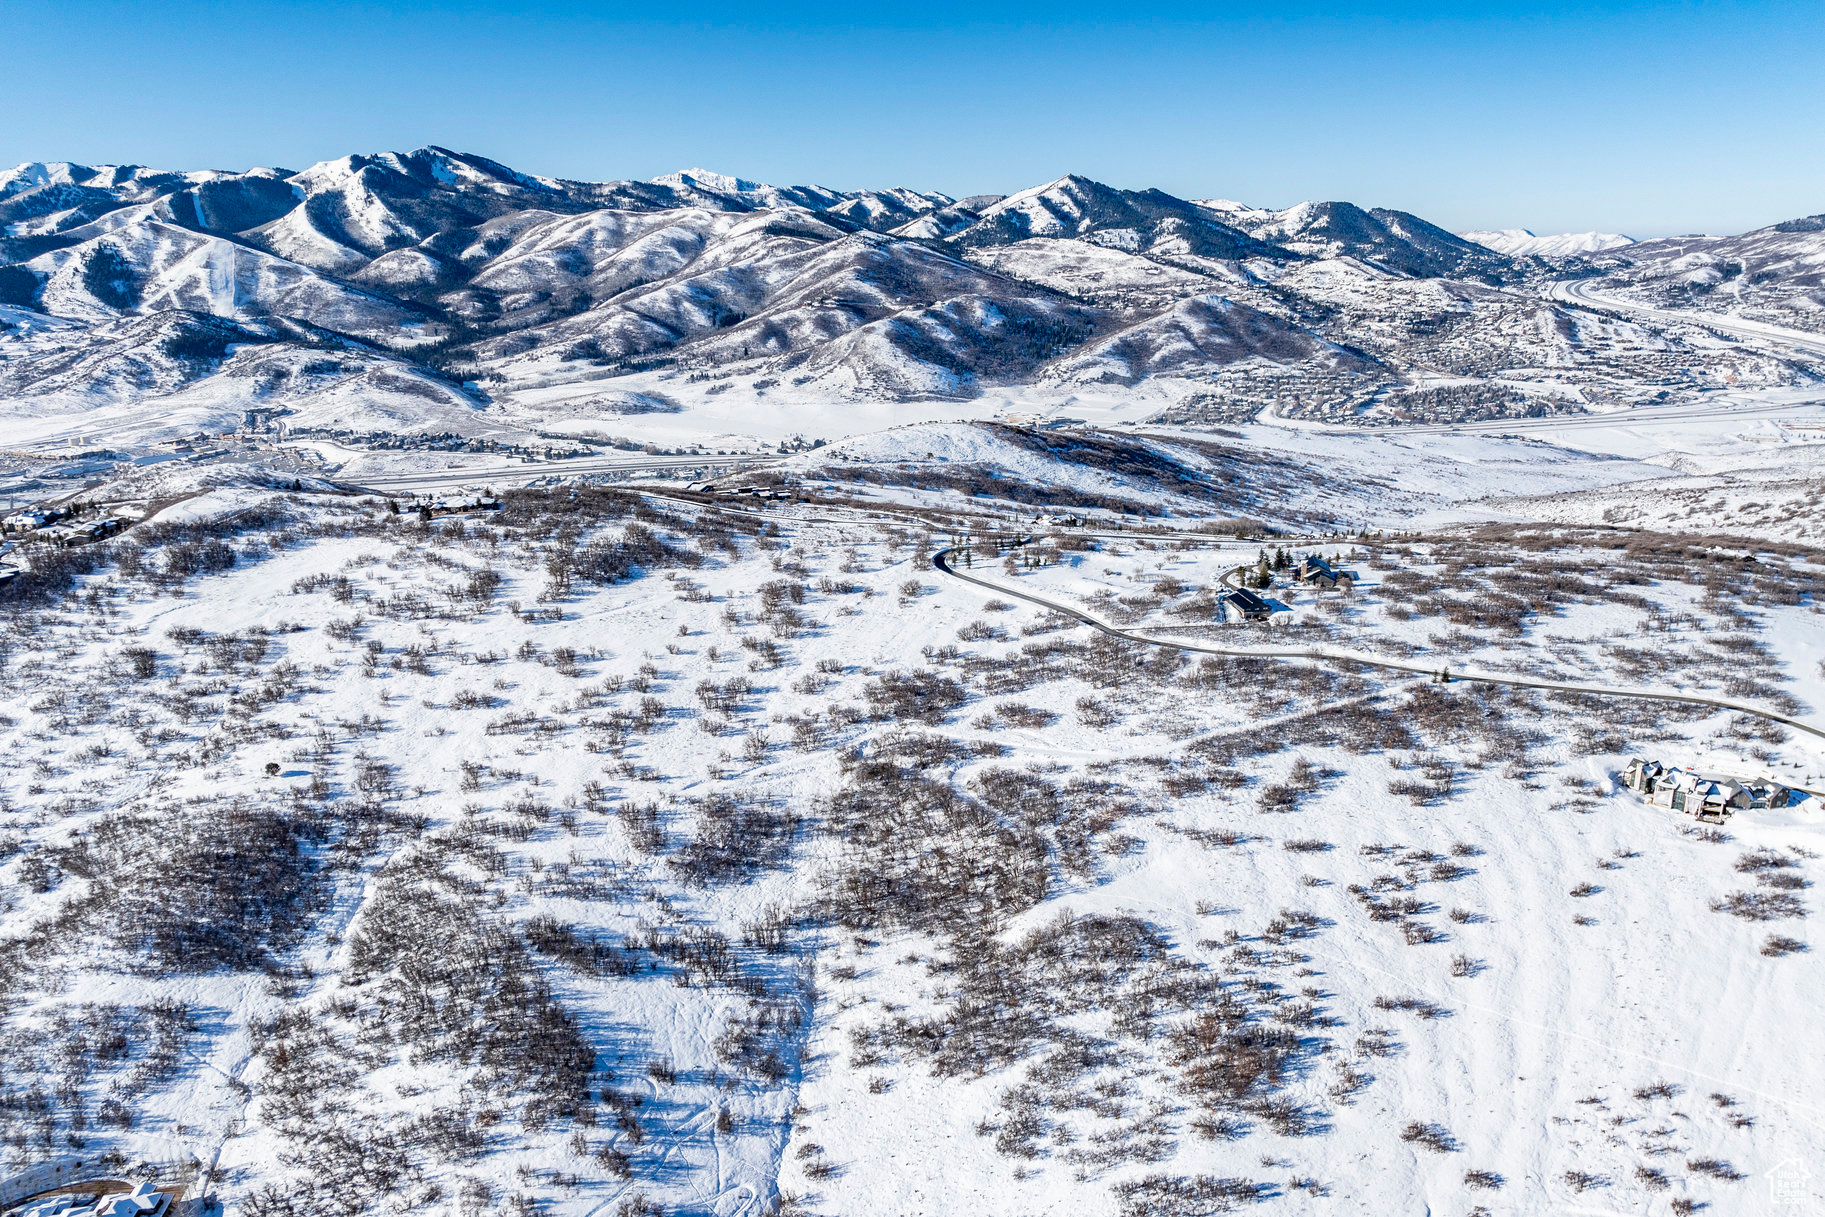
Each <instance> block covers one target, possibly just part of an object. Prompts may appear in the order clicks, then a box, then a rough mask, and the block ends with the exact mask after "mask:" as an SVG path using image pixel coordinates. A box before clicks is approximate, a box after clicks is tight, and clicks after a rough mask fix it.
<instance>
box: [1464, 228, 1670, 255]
mask: <svg viewBox="0 0 1825 1217" xmlns="http://www.w3.org/2000/svg"><path fill="white" fill-rule="evenodd" d="M1458 235H1459V236H1460V237H1463V238H1464V240H1466V241H1474V242H1476V243H1477V244H1478V245H1482V246H1486V247H1488V248H1489V249H1493V250H1495V251H1496V252H1497V253H1499V254H1507V255H1508V256H1509V257H1511V258H1526V257H1537V258H1576V257H1578V256H1580V255H1582V254H1593V253H1599V252H1601V251H1603V250H1606V249H1615V248H1617V247H1618V246H1622V245H1633V244H1634V243H1635V238H1634V237H1625V236H1623V235H1622V234H1621V233H1619V232H1561V233H1554V234H1551V235H1548V236H1539V235H1538V234H1535V233H1532V232H1529V231H1528V230H1527V229H1525V228H1499V229H1486V230H1478V231H1475V232H1461V233H1459V234H1458Z"/></svg>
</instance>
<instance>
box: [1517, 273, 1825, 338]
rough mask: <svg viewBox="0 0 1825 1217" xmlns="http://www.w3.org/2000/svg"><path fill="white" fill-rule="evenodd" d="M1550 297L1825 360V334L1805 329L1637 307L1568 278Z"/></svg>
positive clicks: (1552, 289)
mask: <svg viewBox="0 0 1825 1217" xmlns="http://www.w3.org/2000/svg"><path fill="white" fill-rule="evenodd" d="M1546 294H1547V297H1548V299H1552V300H1557V301H1559V302H1560V303H1561V304H1581V305H1583V306H1585V307H1586V308H1594V309H1599V310H1601V311H1603V312H1609V313H1620V314H1622V315H1624V316H1630V317H1641V318H1643V319H1645V320H1648V321H1658V322H1660V323H1661V324H1662V325H1698V326H1703V327H1704V328H1706V329H1710V330H1717V331H1719V332H1720V333H1725V334H1732V335H1735V336H1736V337H1738V338H1754V339H1758V340H1760V341H1762V342H1773V343H1778V344H1780V345H1782V346H1789V347H1792V348H1793V349H1794V350H1796V351H1799V352H1800V353H1801V354H1804V355H1811V356H1815V357H1819V358H1825V334H1809V333H1807V332H1806V331H1805V330H1789V329H1785V328H1783V327H1781V326H1778V325H1768V324H1767V323H1765V322H1761V321H1748V320H1744V319H1743V318H1741V317H1726V316H1723V315H1721V314H1718V313H1695V312H1690V311H1688V310H1685V309H1671V308H1650V307H1648V306H1647V305H1644V304H1636V303H1634V302H1633V301H1630V300H1623V299H1620V298H1618V297H1616V296H1610V295H1605V294H1604V293H1602V292H1600V291H1598V290H1597V289H1596V287H1595V286H1594V285H1593V284H1592V283H1591V282H1590V281H1589V280H1587V279H1566V280H1562V281H1560V282H1557V283H1554V284H1551V285H1550V286H1549V287H1548V288H1547V292H1546Z"/></svg>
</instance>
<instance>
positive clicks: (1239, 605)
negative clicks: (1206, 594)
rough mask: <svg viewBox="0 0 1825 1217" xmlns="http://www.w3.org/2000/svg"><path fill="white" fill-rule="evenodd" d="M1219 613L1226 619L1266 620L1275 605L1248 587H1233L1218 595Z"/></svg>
mask: <svg viewBox="0 0 1825 1217" xmlns="http://www.w3.org/2000/svg"><path fill="white" fill-rule="evenodd" d="M1217 615H1218V616H1220V617H1222V618H1223V620H1225V621H1266V620H1268V619H1269V618H1271V617H1272V616H1273V615H1274V606H1273V605H1271V604H1269V603H1268V602H1267V601H1265V600H1263V599H1262V598H1261V597H1260V596H1257V595H1256V594H1255V593H1254V592H1251V591H1249V590H1248V589H1247V588H1246V587H1232V588H1229V589H1228V590H1226V591H1224V592H1223V594H1222V595H1220V596H1218V597H1217Z"/></svg>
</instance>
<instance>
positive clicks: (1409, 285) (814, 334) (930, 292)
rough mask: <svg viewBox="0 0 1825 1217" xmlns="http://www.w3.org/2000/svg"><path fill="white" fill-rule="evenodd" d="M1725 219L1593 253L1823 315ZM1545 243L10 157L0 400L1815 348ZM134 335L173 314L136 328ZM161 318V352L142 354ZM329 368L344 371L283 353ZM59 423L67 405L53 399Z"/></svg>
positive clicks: (552, 387)
mask: <svg viewBox="0 0 1825 1217" xmlns="http://www.w3.org/2000/svg"><path fill="white" fill-rule="evenodd" d="M1736 240H1738V241H1740V242H1743V243H1744V244H1742V245H1741V246H1740V247H1739V246H1736V245H1730V244H1729V243H1728V242H1727V241H1726V242H1723V243H1719V241H1717V240H1715V239H1706V240H1704V241H1700V242H1697V243H1696V244H1695V247H1694V249H1693V250H1692V251H1690V253H1691V254H1692V257H1691V258H1689V259H1687V260H1686V261H1680V258H1681V257H1683V256H1684V254H1683V253H1682V254H1678V255H1675V254H1672V253H1671V252H1670V250H1671V246H1669V244H1668V243H1665V242H1658V243H1647V244H1644V245H1640V246H1626V247H1622V248H1620V249H1610V250H1604V251H1600V253H1599V254H1594V255H1593V258H1599V259H1600V258H1608V259H1612V261H1610V262H1601V261H1597V262H1593V263H1592V265H1593V266H1594V267H1596V268H1597V269H1599V270H1602V271H1604V272H1605V273H1614V274H1615V275H1616V276H1618V277H1619V279H1620V280H1623V281H1626V282H1627V283H1635V282H1639V283H1641V284H1644V285H1645V284H1648V283H1650V282H1659V281H1660V280H1662V279H1666V278H1668V276H1669V275H1670V276H1672V277H1673V278H1674V279H1675V280H1676V281H1677V282H1678V283H1679V284H1682V285H1683V288H1682V290H1684V291H1685V293H1686V295H1687V296H1688V297H1692V298H1696V297H1697V296H1698V295H1701V294H1703V292H1706V291H1709V290H1710V288H1709V287H1708V286H1707V284H1708V283H1709V282H1710V279H1711V278H1713V277H1715V278H1717V279H1718V281H1720V282H1721V281H1723V280H1725V279H1729V278H1731V277H1732V276H1735V278H1736V280H1737V283H1738V286H1739V288H1742V289H1743V290H1747V289H1748V288H1749V287H1750V286H1753V293H1751V294H1753V295H1754V297H1755V298H1756V299H1767V300H1770V301H1775V302H1777V303H1779V302H1784V303H1783V304H1782V307H1791V308H1802V307H1810V305H1809V304H1808V303H1807V302H1808V301H1810V300H1811V299H1812V297H1811V296H1809V295H1807V294H1806V293H1807V292H1812V291H1816V285H1817V265H1818V257H1817V254H1816V253H1808V252H1807V251H1808V250H1809V249H1811V248H1812V247H1813V246H1816V245H1818V244H1819V243H1820V240H1821V238H1820V236H1819V234H1818V233H1816V232H1813V231H1811V230H1809V229H1806V228H1805V226H1804V223H1800V224H1799V225H1798V226H1797V227H1796V226H1792V225H1788V226H1776V227H1775V228H1774V229H1770V230H1766V231H1765V232H1764V233H1762V234H1750V235H1749V236H1748V237H1745V238H1739V239H1736ZM1809 243H1810V244H1809ZM1809 259H1810V260H1809ZM1751 263H1753V267H1751V266H1750V264H1751ZM1548 265H1549V264H1546V263H1542V262H1541V261H1540V260H1539V259H1534V258H1523V259H1520V260H1515V259H1512V258H1510V257H1508V256H1506V255H1505V254H1503V253H1502V252H1499V251H1497V250H1495V249H1492V248H1489V247H1487V246H1485V245H1482V244H1477V243H1474V242H1471V241H1467V240H1465V239H1463V238H1461V237H1458V236H1456V235H1454V234H1452V233H1449V232H1446V231H1444V230H1443V229H1441V228H1439V227H1437V226H1436V225H1433V224H1430V223H1428V222H1426V221H1425V220H1422V219H1420V218H1418V217H1416V216H1413V215H1411V214H1408V213H1406V212H1402V211H1396V210H1389V209H1386V208H1370V209H1364V208H1361V207H1357V206H1355V205H1354V204H1350V203H1344V202H1325V203H1301V204H1298V205H1297V206H1294V207H1290V208H1285V209H1281V210H1267V209H1259V208H1252V207H1248V206H1245V205H1243V204H1239V203H1234V202H1229V201H1225V200H1221V199H1211V200H1207V201H1204V202H1194V201H1189V200H1186V199H1181V198H1177V197H1175V196H1172V195H1169V194H1166V193H1164V192H1162V191H1159V190H1126V189H1120V188H1116V187H1113V186H1109V185H1106V184H1104V183H1100V182H1096V181H1092V180H1090V179H1088V178H1084V177H1080V176H1076V175H1068V176H1065V177H1061V178H1059V179H1057V180H1055V181H1052V182H1048V183H1045V184H1043V185H1040V186H1036V187H1033V188H1031V189H1028V190H1022V191H1018V192H1016V193H1014V194H1011V195H1008V196H1005V197H1003V196H1000V195H978V196H972V197H968V198H962V199H954V198H951V197H950V196H948V195H945V194H942V193H937V192H930V191H919V190H914V189H907V188H889V189H878V190H836V189H832V188H828V187H822V186H772V185H767V184H764V183H759V182H754V181H749V180H746V179H742V178H739V177H734V176H731V175H727V174H723V173H717V172H713V171H710V170H705V169H697V168H693V169H687V170H683V171H680V172H676V173H669V174H665V175H663V176H660V177H656V178H652V179H650V180H646V181H633V180H627V181H612V182H579V181H571V180H566V179H560V178H554V177H546V176H539V175H535V174H528V173H524V172H521V171H519V170H516V169H513V168H510V167H508V166H506V165H503V164H500V163H499V162H497V161H493V160H490V159H488V158H486V157H482V156H476V155H471V154H466V153H458V152H454V151H451V150H449V149H445V148H438V147H425V148H419V149H416V150H414V151H412V152H405V153H395V152H386V153H376V154H363V155H351V156H345V157H340V158H337V159H334V160H329V161H324V162H322V163H320V164H316V165H312V166H310V167H308V168H305V169H303V170H301V171H293V170H288V169H280V168H256V169H251V170H247V171H244V172H229V171H219V170H205V171H186V172H167V171H160V170H152V169H146V168H143V167H137V166H84V165H77V164H70V163H46V164H27V165H22V166H19V167H17V168H15V169H12V170H8V171H5V172H4V173H0V385H3V386H4V396H0V418H5V419H10V420H12V422H13V424H14V425H15V426H16V428H19V427H24V428H27V429H26V430H23V431H19V432H18V433H19V434H21V435H34V434H45V435H67V434H69V433H71V432H72V431H76V432H80V433H82V434H84V435H88V434H90V433H91V432H92V431H93V428H91V427H89V426H87V425H86V424H79V423H77V422H75V421H74V420H77V419H79V418H81V417H82V416H83V414H84V412H85V411H87V410H90V409H92V408H95V407H98V406H104V405H105V406H108V407H109V408H110V409H118V408H119V407H121V406H122V405H124V404H125V403H127V402H129V401H134V402H139V403H141V404H142V405H143V406H144V408H143V409H139V410H135V411H132V412H130V413H128V414H126V415H124V416H123V415H115V416H114V417H117V418H118V417H127V418H129V419H130V420H131V423H132V425H133V426H134V427H135V428H146V429H150V430H152V431H158V430H160V429H169V428H170V427H175V426H177V425H178V423H177V421H176V420H178V419H180V418H181V419H182V420H184V425H189V424H190V423H192V422H195V421H197V420H199V419H202V420H208V421H209V423H210V425H223V426H226V425H230V424H231V423H232V422H233V421H234V420H235V419H236V418H238V417H239V416H240V415H241V414H242V412H243V411H244V410H245V408H246V407H247V406H248V404H249V401H248V397H247V393H246V389H247V386H248V384H249V377H250V376H251V383H252V384H254V385H256V386H258V391H257V400H258V402H259V404H260V405H261V407H262V408H270V409H273V410H290V411H293V412H294V413H296V414H298V415H299V417H298V418H297V419H296V420H295V421H297V422H299V423H300V425H303V424H304V420H305V419H306V418H309V419H310V420H312V421H311V422H310V424H309V425H312V426H323V427H330V428H332V429H340V430H353V431H358V432H359V431H363V430H367V429H370V427H371V428H372V429H377V430H384V429H387V428H391V427H395V426H398V425H402V423H401V420H411V421H410V424H409V425H425V424H427V423H428V422H431V421H434V420H438V419H441V426H433V427H432V429H433V430H447V431H451V432H455V433H457V434H465V435H466V434H471V433H472V432H473V431H474V430H475V429H476V428H478V427H479V428H484V429H491V432H490V433H499V434H506V433H509V432H511V433H513V434H516V435H520V436H526V435H528V434H529V433H531V432H535V431H538V430H540V429H542V428H543V427H545V425H546V422H545V419H546V417H547V415H548V414H549V407H550V404H551V402H552V401H554V400H556V399H558V398H563V399H565V400H571V399H574V400H575V401H577V402H584V401H588V400H594V399H596V398H597V397H599V396H600V394H599V392H598V389H599V388H600V387H601V386H600V384H599V382H601V381H604V380H611V379H612V380H617V381H618V382H619V384H618V385H617V386H616V389H617V392H619V391H621V390H623V389H624V390H625V391H627V392H632V393H644V392H649V391H652V392H661V393H663V394H666V395H668V396H670V397H673V398H678V399H682V400H683V401H684V405H685V408H686V410H687V413H688V411H689V409H690V408H692V402H693V401H695V400H697V399H699V398H707V396H708V395H710V394H712V393H716V394H723V393H730V392H734V391H737V390H739V392H736V393H735V395H734V396H730V397H726V398H725V399H724V402H723V403H722V404H724V405H727V404H729V403H734V402H738V401H745V402H750V403H752V404H753V405H754V406H755V408H756V409H763V408H767V409H770V408H773V407H772V403H773V402H774V401H776V400H777V398H778V394H777V393H776V394H775V396H774V397H773V398H769V399H767V404H766V405H765V406H763V404H762V399H763V398H765V396H766V393H767V391H768V390H769V389H775V388H779V387H780V386H789V387H790V389H791V391H792V394H793V396H794V397H795V398H797V399H799V400H812V401H818V402H824V403H840V402H908V401H917V400H932V401H962V400H976V399H981V398H982V397H984V395H986V394H988V393H990V392H992V391H997V390H1002V389H1018V390H1019V391H1021V392H1025V391H1027V390H1029V389H1031V390H1033V391H1036V392H1051V391H1053V390H1054V389H1058V390H1064V388H1065V386H1085V385H1110V386H1115V385H1120V386H1124V387H1145V388H1147V390H1148V392H1149V394H1150V395H1151V396H1152V397H1154V398H1156V399H1157V400H1159V401H1160V402H1161V403H1162V404H1165V405H1173V404H1174V403H1179V404H1181V405H1182V404H1184V403H1189V402H1193V401H1195V402H1197V403H1201V404H1199V405H1198V406H1197V407H1196V409H1191V408H1190V407H1189V406H1187V407H1186V409H1185V410H1178V412H1177V413H1176V414H1175V417H1184V418H1194V417H1195V418H1199V419H1204V420H1206V421H1210V420H1215V419H1219V418H1238V417H1248V416H1250V415H1252V414H1253V413H1255V412H1258V411H1259V410H1261V409H1263V408H1266V407H1268V406H1270V405H1276V407H1277V408H1281V409H1285V410H1288V411H1291V412H1295V413H1312V414H1316V415H1320V416H1323V417H1326V418H1331V419H1336V420H1341V421H1365V420H1374V419H1377V418H1380V417H1382V415H1383V413H1384V412H1385V411H1384V407H1385V406H1386V404H1387V403H1389V402H1397V403H1411V402H1412V401H1416V400H1424V401H1431V400H1432V399H1431V398H1430V397H1424V396H1423V394H1425V393H1430V392H1431V391H1432V390H1431V389H1430V388H1429V387H1428V386H1429V385H1430V382H1431V379H1433V378H1436V377H1438V376H1440V375H1444V376H1447V377H1451V378H1464V377H1469V378H1472V379H1474V380H1476V381H1478V382H1479V383H1478V385H1477V386H1476V387H1474V390H1473V391H1466V393H1467V395H1466V394H1465V393H1460V392H1459V389H1458V388H1453V389H1452V394H1453V396H1452V397H1451V400H1453V401H1462V402H1467V403H1471V404H1468V405H1465V406H1463V409H1464V410H1467V411H1469V412H1470V413H1473V414H1474V413H1476V412H1478V411H1485V412H1493V413H1494V414H1495V415H1503V414H1505V413H1509V412H1515V411H1519V412H1522V413H1525V412H1528V411H1530V410H1533V409H1536V408H1538V407H1539V405H1540V403H1541V402H1542V401H1550V402H1554V403H1564V402H1567V401H1570V402H1575V403H1580V405H1579V407H1578V408H1584V407H1586V406H1599V405H1613V404H1628V403H1630V402H1633V401H1639V400H1650V399H1654V395H1656V394H1664V393H1665V392H1667V391H1668V389H1667V386H1668V385H1669V384H1688V385H1691V386H1692V387H1695V388H1699V387H1720V386H1723V385H1733V386H1743V385H1751V386H1753V385H1764V386H1772V385H1786V384H1793V383H1799V382H1801V381H1804V380H1805V378H1806V377H1807V376H1809V375H1811V373H1810V372H1808V371H1806V370H1805V369H1803V368H1799V367H1796V366H1791V365H1790V364H1789V363H1788V362H1784V361H1785V360H1787V358H1788V357H1787V356H1784V355H1779V354H1770V353H1768V352H1763V351H1759V350H1756V351H1750V350H1742V349H1728V350H1726V349H1724V348H1721V347H1718V348H1715V349H1713V348H1712V347H1710V346H1707V345H1706V343H1707V342H1708V339H1706V338H1705V337H1704V335H1703V333H1702V332H1700V331H1694V332H1692V333H1680V334H1676V335H1672V336H1665V335H1661V334H1659V333H1658V332H1654V333H1650V332H1649V330H1648V329H1647V328H1645V327H1644V326H1642V325H1636V326H1634V328H1633V329H1627V328H1626V327H1621V328H1619V327H1616V326H1609V325H1608V323H1599V322H1596V321H1593V320H1592V319H1591V318H1590V315H1589V314H1588V313H1582V312H1575V311H1568V310H1567V309H1566V308H1565V307H1563V306H1561V305H1559V304H1554V303H1551V302H1543V301H1542V299H1541V294H1542V293H1541V291H1540V290H1539V288H1540V280H1541V279H1542V277H1543V276H1545V275H1546V274H1547V273H1548V271H1547V269H1544V268H1545V267H1547V266H1548ZM1737 265H1742V266H1744V267H1746V268H1749V269H1748V270H1747V273H1746V274H1741V275H1738V274H1736V272H1734V271H1732V269H1731V268H1732V267H1734V266H1737ZM1794 289H1797V293H1798V294H1795V291H1794ZM1657 290H1658V289H1657ZM1733 290H1736V289H1733ZM1745 298H1747V297H1745ZM1771 307H1772V306H1771ZM142 323H143V324H142ZM1606 329H1608V330H1613V331H1615V332H1611V333H1600V331H1604V330H1606ZM1618 333H1620V334H1622V335H1623V337H1622V339H1621V340H1620V341H1619V340H1618V337H1617V335H1618ZM123 334H130V335H144V334H153V335H162V336H163V337H159V338H157V339H156V340H155V341H154V342H153V346H152V347H150V348H148V347H146V346H145V343H144V342H140V341H138V340H137V339H135V340H132V341H129V342H128V345H127V347H126V348H123V347H122V346H121V343H122V341H123V339H122V335H123ZM192 334H204V335H216V337H211V338H208V339H207V340H197V341H195V342H193V341H192V340H191V339H189V338H185V337H182V336H183V335H192ZM225 334H233V335H235V337H234V338H233V339H232V340H230V339H225V338H221V337H220V336H221V335H225ZM167 341H169V342H170V343H171V344H173V349H174V350H176V351H177V352H179V354H178V355H172V356H170V357H163V356H159V355H157V354H156V352H157V351H162V350H163V346H161V345H159V344H162V343H165V342H167ZM325 350H330V351H339V352H343V353H344V354H345V356H346V357H342V356H338V357H337V358H335V359H328V360H326V359H325V358H324V357H323V356H322V354H321V353H322V352H323V351H325ZM123 351H130V352H134V353H125V354H123ZM256 351H257V352H258V354H257V355H256V354H255V352H256ZM149 352H150V353H149ZM326 364H327V365H328V366H332V367H335V368H338V369H343V370H344V371H343V372H341V373H340V380H339V382H338V385H337V386H332V385H330V384H326V383H323V381H322V378H321V376H319V375H315V374H313V375H312V376H309V377H298V376H290V375H288V376H280V375H278V373H279V371H281V370H283V369H285V368H290V367H292V366H294V365H295V366H298V367H302V366H305V365H310V366H313V367H322V366H325V365H326ZM381 365H384V367H385V368H386V369H389V370H387V371H386V372H385V373H384V374H378V373H377V369H378V368H379V367H380V366H381ZM80 368H97V369H101V368H109V369H114V370H113V371H109V372H107V373H106V374H101V373H99V372H98V373H97V374H96V375H95V376H93V377H87V378H85V376H84V375H82V374H79V373H76V372H73V371H72V369H80ZM254 369H263V370H261V371H258V372H257V373H255V372H254ZM592 386H594V387H592ZM1409 390H1417V391H1421V393H1422V398H1413V397H1412V396H1411V394H1410V393H1409ZM780 391H781V392H783V391H784V390H783V389H780ZM402 395H403V396H402ZM604 400H606V398H604ZM160 403H162V404H160ZM1478 403H1482V404H1478ZM1489 403H1500V404H1497V405H1492V404H1489ZM1554 408H1560V407H1559V406H1555V407H1554ZM581 409H582V407H581V406H579V407H577V410H581ZM1175 409H1176V407H1175ZM1187 411H1189V412H1187ZM572 413H573V414H575V411H573V412H572ZM726 413H728V412H727V411H725V414H726ZM1422 414H1423V415H1424V416H1425V417H1428V418H1431V417H1434V416H1435V414H1436V412H1435V411H1433V410H1432V409H1431V407H1427V409H1426V410H1424V411H1422ZM1409 416H1411V410H1410V409H1409V408H1408V406H1407V405H1401V406H1399V408H1398V409H1395V410H1394V411H1393V413H1392V414H1391V415H1390V417H1409ZM98 417H99V416H98ZM59 418H67V419H69V420H72V422H71V424H70V427H68V428H63V429H60V425H59V424H55V423H53V422H47V421H45V420H54V419H59ZM28 420H30V421H29V423H28ZM113 425H114V424H112V423H110V424H109V427H112V426H113ZM567 425H571V426H575V427H585V426H587V422H586V421H584V420H582V419H581V417H580V416H577V417H575V418H573V421H572V422H571V423H569V424H567ZM719 425H720V426H723V427H727V425H728V424H727V423H724V424H719ZM41 428H48V430H41ZM736 429H737V430H739V429H740V428H739V427H738V428H736ZM109 433H112V434H118V433H116V432H111V431H110V432H109ZM133 434H139V431H138V430H136V431H134V432H133Z"/></svg>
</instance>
